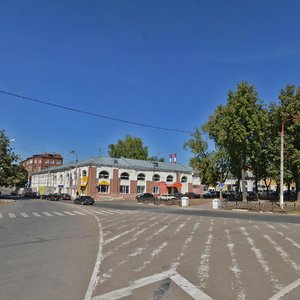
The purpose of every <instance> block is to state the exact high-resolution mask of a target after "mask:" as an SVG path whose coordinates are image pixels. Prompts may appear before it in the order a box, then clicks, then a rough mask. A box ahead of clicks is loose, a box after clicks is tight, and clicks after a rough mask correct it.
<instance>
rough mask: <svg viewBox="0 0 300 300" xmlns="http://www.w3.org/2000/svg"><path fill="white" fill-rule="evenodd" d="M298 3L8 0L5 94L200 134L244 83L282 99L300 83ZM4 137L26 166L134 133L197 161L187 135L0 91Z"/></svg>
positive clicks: (0, 66)
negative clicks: (38, 157)
mask: <svg viewBox="0 0 300 300" xmlns="http://www.w3.org/2000/svg"><path fill="white" fill-rule="evenodd" d="M299 11H300V2H299V1H297V0H294V1H289V0H287V1H282V0H280V1H278V0H269V1H266V0H265V1H263V0H260V1H256V0H252V1H243V0H226V1H225V0H219V1H217V0H203V1H202V0H194V1H193V0H187V1H183V0H181V1H177V0H170V1H168V0H159V1H157V0H119V1H117V0H97V1H96V0H95V1H83V0H81V1H79V0H78V1H76V0H72V1H68V0H60V1H57V0H56V1H37V0H36V1H32V0H27V1H21V0H20V1H14V0H12V1H2V3H1V9H0V22H1V26H0V37H1V42H0V45H1V46H0V90H3V91H7V92H11V93H15V94H20V95H24V96H27V97H32V98H34V99H39V100H43V101H48V102H51V103H54V104H58V105H62V106H67V107H72V108H75V109H78V110H83V111H87V112H91V113H95V114H99V115H105V116H109V117H112V118H119V119H124V120H128V121H132V122H137V123H144V124H149V125H154V126H158V127H167V128H174V129H179V130H184V131H193V130H194V129H195V128H197V127H199V126H201V125H203V124H204V123H205V122H206V121H207V120H208V117H209V115H210V114H212V113H213V112H214V110H215V109H216V107H217V106H218V105H220V104H226V99H227V93H228V91H229V90H234V89H236V86H237V84H238V83H239V82H241V81H242V80H245V81H247V82H249V83H250V84H253V85H254V86H255V87H256V89H257V91H258V93H259V97H260V98H261V99H264V100H265V103H267V102H268V101H270V100H272V101H277V99H278V95H279V92H280V89H282V88H284V87H285V86H286V84H288V83H290V84H294V85H296V86H300V82H299V81H300V76H299V70H300V38H299V29H300V18H299ZM0 105H1V112H0V129H5V130H6V133H7V135H8V136H9V137H10V138H11V139H15V140H14V141H13V142H12V147H14V150H15V152H16V153H18V154H20V155H21V157H22V158H23V159H25V158H26V157H28V156H31V155H33V154H37V153H41V152H57V153H61V154H62V155H63V156H64V158H65V161H66V162H67V161H70V160H74V155H72V154H70V150H73V149H74V150H76V151H77V153H78V156H79V159H85V158H89V157H91V156H98V155H99V152H100V151H99V149H100V148H101V153H100V154H101V155H102V156H107V149H108V145H109V144H111V143H116V142H117V140H118V139H120V138H124V137H125V135H126V134H130V135H132V136H135V137H140V138H141V139H142V140H143V142H144V144H145V145H146V146H148V148H149V154H150V155H157V154H158V156H160V157H164V158H165V159H166V160H168V156H169V153H177V161H178V162H182V163H188V160H189V158H190V156H191V154H190V153H189V152H188V151H185V150H183V148H182V145H183V143H184V142H185V141H187V140H188V139H189V138H190V136H189V134H186V133H180V132H172V131H164V130H157V129H151V128H147V127H140V126H136V125H132V124H126V123H120V122H116V121H112V120H107V119H102V118H97V117H93V116H88V115H83V114H79V113H76V112H71V111H66V110H62V109H59V108H55V107H49V106H45V105H42V104H39V103H33V102H28V101H22V100H20V99H18V98H14V97H11V96H8V95H5V94H2V93H0Z"/></svg>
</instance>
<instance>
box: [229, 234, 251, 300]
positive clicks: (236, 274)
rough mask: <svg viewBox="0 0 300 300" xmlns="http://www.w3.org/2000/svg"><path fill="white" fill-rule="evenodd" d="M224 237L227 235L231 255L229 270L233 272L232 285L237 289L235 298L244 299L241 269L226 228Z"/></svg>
mask: <svg viewBox="0 0 300 300" xmlns="http://www.w3.org/2000/svg"><path fill="white" fill-rule="evenodd" d="M225 233H226V237H227V241H228V244H227V247H228V249H229V253H230V256H231V266H230V270H231V271H232V272H233V274H234V277H235V279H236V281H234V282H232V285H233V286H236V290H237V291H238V295H237V299H238V300H244V299H246V295H245V291H244V289H243V288H242V282H241V270H240V267H239V264H238V261H237V259H236V255H235V252H234V244H233V243H232V240H231V236H230V230H228V229H226V230H225Z"/></svg>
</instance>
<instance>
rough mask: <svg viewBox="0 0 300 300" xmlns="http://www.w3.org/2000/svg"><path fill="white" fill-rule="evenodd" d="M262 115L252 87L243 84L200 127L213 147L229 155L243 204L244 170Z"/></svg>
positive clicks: (261, 123) (252, 151) (247, 166)
mask: <svg viewBox="0 0 300 300" xmlns="http://www.w3.org/2000/svg"><path fill="white" fill-rule="evenodd" d="M262 112H263V108H262V103H261V101H260V100H259V99H258V97H257V92H256V90H255V88H254V87H253V86H250V85H249V84H248V83H247V82H242V83H240V84H238V86H237V90H236V91H235V92H234V91H229V93H228V99H227V105H226V106H219V107H218V108H217V109H216V110H215V113H214V114H213V115H211V116H210V117H209V121H208V122H207V123H206V124H205V125H204V126H203V130H204V131H205V132H207V133H208V134H209V137H210V138H212V139H213V140H214V142H215V144H216V146H217V147H219V148H221V149H224V150H225V151H226V152H227V153H228V155H229V156H230V160H231V171H232V172H233V175H235V176H237V178H238V179H241V180H242V191H243V201H246V185H245V171H246V170H247V169H248V168H249V165H250V164H251V157H252V156H253V154H254V153H255V152H256V148H258V143H259V141H260V136H261V134H262V133H261V132H262V130H261V129H262V127H263V119H262Z"/></svg>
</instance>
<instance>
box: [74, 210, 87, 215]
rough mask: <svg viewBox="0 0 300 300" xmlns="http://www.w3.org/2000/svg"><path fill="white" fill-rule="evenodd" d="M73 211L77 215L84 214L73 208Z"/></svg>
mask: <svg viewBox="0 0 300 300" xmlns="http://www.w3.org/2000/svg"><path fill="white" fill-rule="evenodd" d="M73 212H74V213H75V214H78V215H81V216H85V214H84V213H82V212H80V211H77V210H73Z"/></svg>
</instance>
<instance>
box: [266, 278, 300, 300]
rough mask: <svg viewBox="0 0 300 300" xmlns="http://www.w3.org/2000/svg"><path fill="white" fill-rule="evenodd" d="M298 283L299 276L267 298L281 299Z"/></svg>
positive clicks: (299, 282)
mask: <svg viewBox="0 0 300 300" xmlns="http://www.w3.org/2000/svg"><path fill="white" fill-rule="evenodd" d="M299 285H300V278H299V279H297V280H295V281H294V282H292V283H290V284H289V285H287V286H286V287H285V288H283V289H282V290H281V291H280V292H278V293H277V294H276V295H274V296H273V297H271V298H270V299H269V300H279V299H281V298H282V297H283V296H284V295H286V294H288V293H289V292H291V291H292V290H294V289H295V288H296V287H298V286H299Z"/></svg>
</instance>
